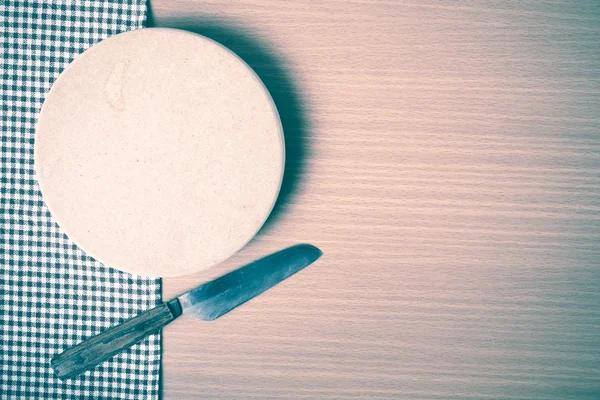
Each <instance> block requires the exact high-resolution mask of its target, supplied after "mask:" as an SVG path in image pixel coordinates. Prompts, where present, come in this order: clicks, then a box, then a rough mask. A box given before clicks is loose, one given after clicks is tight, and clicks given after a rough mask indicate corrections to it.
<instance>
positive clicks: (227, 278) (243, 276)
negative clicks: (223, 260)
mask: <svg viewBox="0 0 600 400" xmlns="http://www.w3.org/2000/svg"><path fill="white" fill-rule="evenodd" d="M321 254H323V253H322V252H321V250H319V249H317V248H316V247H314V246H311V245H308V244H300V245H297V246H292V247H289V248H287V249H285V250H281V251H279V252H277V253H274V254H271V255H269V256H267V257H265V258H261V259H260V260H257V261H254V262H253V263H251V264H248V265H246V266H244V267H242V268H240V269H237V270H235V271H232V272H230V273H228V274H227V275H223V276H222V277H220V278H217V279H215V280H214V281H211V282H207V283H205V284H203V285H200V286H198V287H197V288H195V289H192V290H190V291H189V292H187V293H185V294H183V295H181V296H179V297H178V299H179V302H180V303H181V307H182V309H183V313H184V314H190V315H193V316H195V317H197V318H200V319H203V320H205V321H212V320H214V319H217V318H219V317H220V316H221V315H223V314H225V313H227V312H229V311H231V310H233V309H234V308H236V307H237V306H239V305H240V304H243V303H245V302H247V301H248V300H250V299H251V298H253V297H255V296H257V295H259V294H261V293H262V292H264V291H265V290H267V289H269V288H270V287H273V286H275V285H277V284H278V283H279V282H281V281H283V280H284V279H286V278H288V277H289V276H291V275H293V274H295V273H296V272H298V271H300V270H301V269H303V268H304V267H306V266H308V265H310V264H312V263H313V262H314V261H316V260H317V259H318V258H319V257H320V256H321Z"/></svg>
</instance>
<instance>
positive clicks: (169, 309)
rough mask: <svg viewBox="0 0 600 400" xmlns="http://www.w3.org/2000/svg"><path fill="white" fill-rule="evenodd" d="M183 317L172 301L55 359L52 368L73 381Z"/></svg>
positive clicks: (174, 301) (62, 377) (64, 377)
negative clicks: (77, 376) (73, 378)
mask: <svg viewBox="0 0 600 400" xmlns="http://www.w3.org/2000/svg"><path fill="white" fill-rule="evenodd" d="M180 315H181V305H180V304H179V300H177V299H173V300H171V301H169V302H168V303H163V304H161V305H160V306H158V307H156V308H153V309H152V310H149V311H146V312H144V313H143V314H140V315H138V316H137V317H134V318H132V319H130V320H128V321H126V322H124V323H122V324H120V325H117V326H115V327H113V328H110V329H108V330H106V331H104V332H102V333H101V334H99V335H97V336H94V337H92V338H91V339H87V340H85V341H83V342H81V343H79V344H78V345H77V346H75V347H72V348H70V349H68V350H67V351H65V352H63V353H61V354H59V355H58V356H56V357H54V358H53V359H52V361H51V362H50V365H51V366H52V369H53V370H54V373H55V374H56V375H57V376H58V377H59V378H60V379H62V380H64V379H69V378H72V377H74V376H76V375H79V374H81V373H82V372H85V371H87V370H88V369H91V368H93V367H95V366H96V365H98V364H100V363H101V362H103V361H106V360H108V359H109V358H111V357H112V356H114V355H115V354H117V353H119V352H121V351H122V350H124V349H126V348H128V347H130V346H133V345H134V344H136V343H137V342H139V341H141V340H142V339H143V338H145V337H146V336H148V335H150V334H152V333H156V332H158V331H159V330H160V329H161V328H162V327H163V326H165V325H167V324H168V323H169V322H171V321H173V320H174V319H175V318H177V317H178V316H180Z"/></svg>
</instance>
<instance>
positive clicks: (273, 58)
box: [147, 11, 310, 235]
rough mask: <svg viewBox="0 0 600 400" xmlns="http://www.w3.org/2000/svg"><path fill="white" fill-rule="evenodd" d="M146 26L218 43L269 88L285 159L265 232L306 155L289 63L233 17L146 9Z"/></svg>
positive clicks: (297, 183)
mask: <svg viewBox="0 0 600 400" xmlns="http://www.w3.org/2000/svg"><path fill="white" fill-rule="evenodd" d="M157 22H158V23H157ZM147 26H149V27H158V26H160V27H167V28H177V29H183V30H187V31H190V32H195V33H199V34H201V35H203V36H206V37H208V38H211V39H213V40H215V41H216V42H218V43H221V44H222V45H224V46H226V47H227V48H229V49H231V50H232V51H233V52H235V53H236V54H237V55H238V56H239V57H240V58H242V59H243V60H244V61H245V62H246V63H247V64H248V65H249V66H250V67H252V69H253V70H254V71H255V72H256V74H257V75H258V76H259V77H260V79H261V80H262V81H263V83H264V84H265V86H266V87H267V89H268V90H269V92H270V94H271V97H272V98H273V101H274V102H275V105H276V106H277V110H278V112H279V116H280V118H281V124H282V126H283V132H284V137H285V152H286V159H285V169H284V177H283V182H282V185H281V191H280V192H279V197H278V198H277V201H276V203H275V206H274V208H273V211H272V212H271V215H270V216H269V218H268V219H267V221H266V222H265V224H264V225H263V227H262V228H261V229H260V231H259V232H258V235H263V234H265V233H266V232H268V231H269V230H270V229H271V228H272V227H273V226H274V225H275V224H276V223H277V221H279V220H280V219H281V217H282V216H283V215H284V214H285V211H286V209H287V208H288V206H289V204H290V202H291V201H292V200H293V198H294V196H295V195H296V193H298V191H299V190H300V188H301V183H302V178H303V176H304V172H305V166H306V161H307V158H308V157H309V155H310V144H309V142H308V137H307V136H308V135H307V131H308V127H309V120H308V115H307V111H306V109H305V106H304V102H303V100H302V94H301V92H300V90H299V88H298V87H297V85H296V83H295V82H294V79H293V77H292V73H291V72H290V68H289V66H288V65H287V63H286V61H285V60H284V59H283V57H282V56H281V55H280V54H277V53H276V52H275V51H274V50H273V49H272V48H270V47H269V46H268V45H267V44H266V43H264V42H262V41H261V40H259V39H258V38H256V37H255V36H253V35H252V34H251V33H249V32H248V31H247V30H246V29H245V28H243V27H240V26H239V24H238V23H236V22H234V21H226V20H222V19H220V20H217V19H211V18H207V17H206V18H205V17H200V18H194V17H190V16H185V17H178V18H177V17H176V18H165V19H161V20H160V21H155V20H154V19H153V17H152V13H151V11H150V13H149V15H148V24H147Z"/></svg>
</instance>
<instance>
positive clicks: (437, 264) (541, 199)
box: [151, 0, 600, 400]
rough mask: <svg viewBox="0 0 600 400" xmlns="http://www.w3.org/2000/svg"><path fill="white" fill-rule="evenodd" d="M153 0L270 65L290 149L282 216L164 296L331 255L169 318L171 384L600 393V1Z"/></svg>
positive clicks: (227, 388) (176, 21) (183, 388)
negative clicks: (248, 267)
mask: <svg viewBox="0 0 600 400" xmlns="http://www.w3.org/2000/svg"><path fill="white" fill-rule="evenodd" d="M151 6H152V12H153V24H155V25H157V26H168V27H179V28H185V29H191V30H194V31H197V32H200V33H204V34H206V35H208V36H211V37H213V38H215V39H217V40H218V41H221V42H223V43H225V44H226V45H228V46H230V47H232V48H233V49H234V50H235V51H236V52H238V53H239V54H240V55H242V57H243V58H245V59H246V60H247V61H248V62H249V63H250V65H251V66H252V67H254V68H255V69H256V70H257V71H258V72H259V75H261V77H262V78H263V79H264V80H265V81H266V82H267V86H269V89H270V90H271V92H272V93H273V96H274V97H275V100H276V102H278V106H279V108H280V111H281V112H282V118H283V119H284V126H285V127H286V134H287V135H288V152H289V154H291V155H292V157H291V160H290V164H289V165H288V174H289V175H288V176H291V177H292V178H293V179H292V180H291V181H290V180H289V179H288V181H287V183H286V188H285V193H284V202H283V204H282V205H281V204H280V206H279V207H278V210H277V212H276V216H275V218H274V219H273V220H271V221H270V223H269V225H268V227H267V228H266V229H265V230H263V231H262V232H261V233H260V234H259V235H258V237H257V238H256V239H255V240H254V241H253V242H251V244H250V245H249V246H248V247H247V248H245V249H244V250H243V251H242V252H240V253H239V254H238V255H237V256H235V257H234V258H233V259H231V260H230V261H228V262H226V263H225V264H223V265H221V266H220V267H217V268H214V269H212V270H210V271H207V272H205V273H200V274H197V275H194V276H188V277H184V278H177V279H172V278H169V279H165V280H164V297H165V298H170V297H172V296H174V295H176V294H178V293H180V292H182V291H184V290H185V289H188V288H191V287H192V286H194V285H196V284H198V283H200V282H202V281H203V280H205V279H208V278H211V277H214V276H216V275H219V274H221V273H223V272H225V271H228V270H230V269H233V268H234V267H236V266H239V265H242V264H243V263H245V262H248V261H250V260H252V259H254V258H257V257H259V256H262V255H265V254H267V253H270V252H272V251H274V250H277V249H280V248H283V247H285V246H288V245H291V244H295V243H300V242H309V243H313V244H315V245H317V246H319V247H321V248H322V249H323V251H324V253H325V255H324V257H323V258H322V259H321V260H320V261H319V262H317V263H316V264H314V265H313V266H311V267H309V268H308V269H306V270H305V271H303V272H302V273H300V274H299V275H297V276H295V277H293V278H291V279H290V280H289V281H286V282H284V283H283V284H282V285H280V286H278V287H276V288H274V289H273V290H271V291H269V292H268V293H266V294H264V295H262V296H260V297H258V298H256V299H254V300H252V301H251V302H250V303H248V304H246V305H244V306H243V308H240V309H238V310H236V311H234V312H232V313H231V314H228V315H226V316H225V317H223V318H222V319H220V320H217V321H215V322H212V323H204V322H200V321H197V320H193V319H185V318H184V319H181V320H180V321H178V322H176V323H174V324H173V325H172V326H169V327H168V328H167V329H165V331H164V339H163V341H164V361H163V367H164V376H163V388H164V389H163V390H164V398H165V399H169V400H170V399H199V398H203V399H237V398H255V399H334V398H335V399H365V398H373V399H375V398H377V399H399V398H421V399H438V398H457V399H482V398H497V399H511V398H515V399H516V398H532V399H533V398H535V399H566V398H578V399H583V398H598V397H596V396H598V395H600V308H599V306H600V290H599V284H600V245H599V240H600V200H599V195H600V118H599V112H600V3H598V2H597V1H595V0H591V1H577V2H571V1H564V2H560V1H528V2H522V1H506V2H504V1H502V2H498V1H488V2H485V1H475V2H454V1H439V2H438V1H410V2H400V1H366V0H337V1H334V0H330V1H290V2H283V1H255V0H246V1H238V2H230V1H210V0H202V1H200V0H198V1H191V0H178V1H173V0H153V1H152V2H151ZM198 79H202V77H198Z"/></svg>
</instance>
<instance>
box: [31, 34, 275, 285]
mask: <svg viewBox="0 0 600 400" xmlns="http://www.w3.org/2000/svg"><path fill="white" fill-rule="evenodd" d="M35 168H36V173H37V176H38V181H39V185H40V188H41V191H42V195H43V198H44V200H45V202H46V204H47V206H48V208H49V209H50V212H51V213H52V215H53V217H54V219H55V220H56V222H57V223H58V224H59V226H60V227H61V229H62V230H63V231H64V232H65V233H66V234H67V235H68V236H69V238H70V239H71V240H73V241H74V242H75V243H76V244H77V245H79V246H80V247H81V248H82V249H83V250H84V251H85V252H86V253H88V254H89V255H90V256H92V257H94V258H96V259H97V260H98V261H100V262H102V263H104V264H106V265H109V266H111V267H114V268H117V269H120V270H123V271H127V272H130V273H134V274H138V275H145V276H176V275H184V274H188V273H192V272H194V271H198V270H201V269H204V268H208V267H210V266H212V265H215V264H217V263H219V262H221V261H223V260H225V259H226V258H228V257H229V256H231V255H232V254H233V253H235V252H236V251H238V250H239V249H240V248H242V247H243V246H244V245H245V244H246V243H247V242H248V241H249V240H250V239H251V238H252V237H253V236H254V235H255V234H256V232H257V231H258V230H259V229H260V227H261V226H262V224H263V223H264V222H265V220H266V219H267V217H268V215H269V213H270V212H271V210H272V208H273V205H274V203H275V200H276V198H277V195H278V193H279V189H280V186H281V180H282V177H283V168H284V142H283V132H282V128H281V122H280V120H279V116H278V114H277V110H276V108H275V105H274V103H273V100H272V99H271V97H270V95H269V93H268V92H267V90H266V88H265V87H264V85H263V84H262V82H261V81H260V79H259V78H258V77H257V76H256V74H255V73H254V72H253V71H252V69H251V68H250V67H248V65H246V64H245V63H244V62H243V61H242V60H241V59H240V58H238V57H237V56H236V55H235V54H233V53H232V52H231V51H229V50H228V49H226V48H225V47H223V46H221V45H219V44H218V43H216V42H214V41H212V40H210V39H208V38H205V37H203V36H200V35H196V34H193V33H190V32H185V31H180V30H175V29H163V28H153V29H143V30H136V31H131V32H127V33H123V34H120V35H117V36H113V37H111V38H109V39H106V40H104V41H102V42H100V43H99V44H97V45H95V46H93V47H92V48H90V49H88V50H87V51H85V52H84V53H83V54H81V55H79V56H78V57H77V58H76V59H75V61H74V62H73V63H72V64H71V65H69V66H68V67H67V69H66V70H65V71H64V72H63V73H62V74H61V75H60V77H59V78H58V79H57V81H56V82H55V83H54V85H53V86H52V89H51V90H50V92H49V93H48V95H47V97H46V100H45V102H44V105H43V107H42V110H41V114H40V117H39V121H38V125H37V130H36V142H35Z"/></svg>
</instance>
